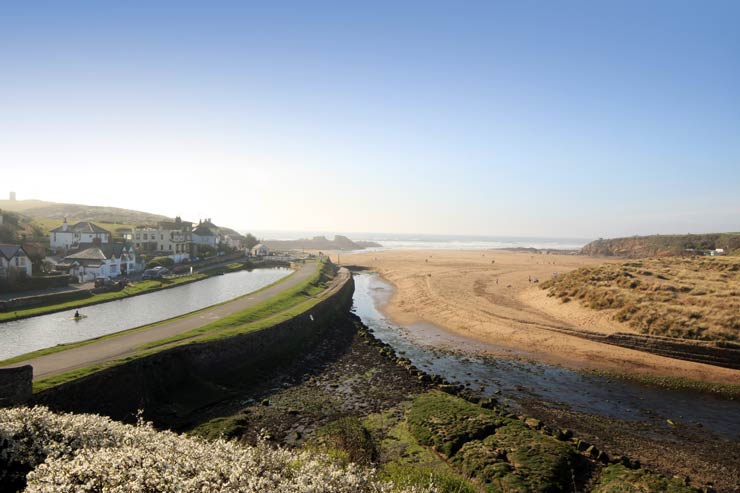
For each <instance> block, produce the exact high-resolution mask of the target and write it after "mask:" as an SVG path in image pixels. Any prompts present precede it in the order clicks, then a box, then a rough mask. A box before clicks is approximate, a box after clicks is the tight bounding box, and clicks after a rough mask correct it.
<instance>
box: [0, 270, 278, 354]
mask: <svg viewBox="0 0 740 493" xmlns="http://www.w3.org/2000/svg"><path fill="white" fill-rule="evenodd" d="M292 272H293V270H291V269H287V268H270V269H254V270H251V271H246V270H243V271H239V272H233V273H231V274H224V275H222V276H214V277H209V278H208V279H203V280H202V281H197V282H193V283H190V284H185V285H182V286H177V287H174V288H170V289H164V290H162V291H157V292H155V293H150V294H145V295H140V296H132V297H131V298H124V299H122V300H117V301H110V302H107V303H101V304H99V305H92V306H87V307H84V308H80V313H82V314H84V315H86V318H83V319H81V320H79V321H76V320H73V319H72V315H73V314H74V310H69V311H64V312H59V313H51V314H49V315H42V316H39V317H32V318H26V319H23V320H16V321H14V322H5V323H0V360H3V359H7V358H12V357H13V356H18V355H20V354H25V353H28V352H31V351H36V350H37V349H43V348H47V347H51V346H56V345H57V344H64V343H68V342H76V341H83V340H85V339H90V338H92V337H99V336H103V335H107V334H112V333H114V332H120V331H122V330H126V329H131V328H134V327H139V326H141V325H146V324H150V323H154V322H159V321H161V320H166V319H168V318H172V317H177V316H179V315H183V314H185V313H189V312H193V311H196V310H200V309H202V308H206V307H208V306H211V305H216V304H219V303H223V302H224V301H228V300H231V299H233V298H237V297H239V296H243V295H245V294H247V293H251V292H253V291H257V290H258V289H261V288H263V287H265V286H267V285H269V284H272V283H274V282H275V281H277V280H279V279H282V278H283V277H286V276H288V275H289V274H291V273H292Z"/></svg>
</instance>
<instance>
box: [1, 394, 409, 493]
mask: <svg viewBox="0 0 740 493" xmlns="http://www.w3.org/2000/svg"><path fill="white" fill-rule="evenodd" d="M3 468H4V469H5V472H3V471H2V469H3ZM14 472H15V474H25V473H27V477H26V478H25V479H26V489H25V491H26V492H29V493H34V492H44V493H54V492H72V491H74V492H81V493H82V492H91V493H92V492H110V493H118V492H120V493H123V492H147V493H149V492H163V493H169V492H183V493H189V492H198V493H205V492H219V491H220V492H262V491H269V492H286V493H292V492H295V493H299V492H300V493H314V492H315V493H319V492H327V493H332V492H336V493H345V492H346V493H354V492H368V493H369V492H378V493H383V492H391V491H397V489H395V488H394V486H393V485H392V484H390V483H385V482H382V481H378V480H377V479H376V477H375V473H374V471H373V470H372V469H368V468H364V467H361V466H358V465H355V464H350V465H348V466H342V465H339V464H337V463H335V462H332V461H331V460H330V459H329V458H328V457H327V456H325V455H322V454H317V453H315V452H307V451H290V450H286V449H281V448H273V447H270V446H269V445H268V444H267V443H266V442H265V441H260V442H259V443H258V444H257V445H256V446H254V447H252V446H246V445H242V444H239V443H237V442H233V441H231V442H230V441H225V440H215V441H207V440H204V439H201V438H192V437H187V436H184V435H178V434H176V433H172V432H169V431H157V430H155V429H154V428H152V427H151V425H150V424H147V423H143V422H140V423H139V424H138V425H137V426H132V425H126V424H122V423H118V422H115V421H112V420H110V419H109V418H105V417H100V416H94V415H85V414H57V413H53V412H51V411H49V410H48V409H46V408H44V407H34V408H15V409H0V484H3V483H5V484H8V485H12V482H14V481H15V482H16V483H17V481H18V478H17V477H15V478H13V477H12V475H13V473H14ZM6 480H7V482H6ZM21 487H22V483H21ZM407 491H408V490H407Z"/></svg>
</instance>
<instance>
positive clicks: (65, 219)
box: [62, 217, 67, 231]
mask: <svg viewBox="0 0 740 493" xmlns="http://www.w3.org/2000/svg"><path fill="white" fill-rule="evenodd" d="M62 231H67V218H66V217H65V218H64V222H63V223H62Z"/></svg>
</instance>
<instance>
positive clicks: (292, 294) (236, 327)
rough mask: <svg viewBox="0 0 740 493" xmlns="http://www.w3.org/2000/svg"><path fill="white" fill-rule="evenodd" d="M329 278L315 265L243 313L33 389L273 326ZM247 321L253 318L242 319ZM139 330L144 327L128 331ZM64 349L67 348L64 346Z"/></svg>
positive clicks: (312, 300) (299, 309)
mask: <svg viewBox="0 0 740 493" xmlns="http://www.w3.org/2000/svg"><path fill="white" fill-rule="evenodd" d="M331 278H332V273H331V271H330V270H329V269H328V268H327V265H326V264H319V265H318V268H317V269H316V273H315V274H314V275H313V276H311V277H310V278H308V279H306V280H305V281H303V282H302V283H300V284H298V285H296V286H294V287H293V288H290V289H288V290H286V291H284V292H283V293H281V294H279V295H277V296H275V297H273V298H271V299H269V300H267V301H265V302H263V303H260V304H258V305H255V306H254V307H251V308H249V309H247V310H244V311H243V312H239V313H236V314H234V315H232V316H230V317H225V318H223V319H221V320H218V321H217V322H214V323H212V324H208V325H206V326H204V327H201V328H199V329H196V330H194V331H189V332H185V333H183V334H179V335H178V336H174V337H172V338H168V339H163V340H161V341H157V342H154V343H151V344H147V345H144V346H142V347H140V348H138V352H137V353H135V354H132V355H130V356H127V357H125V358H118V359H115V360H111V361H106V362H103V363H99V364H95V365H90V366H86V367H83V368H78V369H75V370H72V371H69V372H65V373H60V374H58V375H53V376H51V377H48V378H44V379H41V380H37V381H34V383H33V391H34V392H41V391H42V390H46V389H48V388H50V387H54V386H57V385H61V384H63V383H67V382H70V381H73V380H77V379H79V378H82V377H85V376H88V375H91V374H93V373H96V372H98V371H101V370H104V369H106V368H110V367H112V366H116V365H119V364H122V363H126V362H129V361H132V360H134V359H138V358H142V357H145V356H150V355H152V354H155V353H158V352H161V351H164V350H166V349H170V348H172V347H173V346H174V345H178V343H180V344H195V343H203V342H208V341H213V340H216V339H223V338H227V337H232V336H234V335H238V334H245V333H248V332H254V331H257V330H261V329H264V328H267V327H272V326H274V325H276V324H278V323H280V322H283V321H285V320H288V319H290V318H292V317H295V316H297V315H300V314H301V313H303V312H305V311H306V310H307V309H309V308H311V307H312V306H314V305H315V304H317V303H318V302H319V301H321V298H320V297H318V296H317V295H318V294H320V293H323V292H324V290H325V289H326V287H327V286H328V284H329V281H330V280H331ZM263 289H266V288H263ZM289 300H293V302H294V304H293V305H290V304H289V303H288V301H289ZM270 308H272V309H270ZM255 309H256V310H255ZM255 313H257V314H260V315H261V316H263V317H264V318H262V319H258V320H254V318H253V317H254V315H255ZM246 320H252V321H251V322H244V321H246ZM227 321H228V322H227ZM159 323H163V322H159ZM206 327H210V330H205V331H204V330H203V329H205V328H206ZM146 328H149V326H147V327H146ZM142 329H143V328H139V329H131V330H142ZM50 349H54V348H50ZM64 349H69V348H68V347H67V348H64Z"/></svg>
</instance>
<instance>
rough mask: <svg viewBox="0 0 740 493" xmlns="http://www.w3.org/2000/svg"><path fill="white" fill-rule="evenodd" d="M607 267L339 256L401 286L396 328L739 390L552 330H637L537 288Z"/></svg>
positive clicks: (456, 257)
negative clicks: (435, 330) (429, 330)
mask: <svg viewBox="0 0 740 493" xmlns="http://www.w3.org/2000/svg"><path fill="white" fill-rule="evenodd" d="M605 261H608V260H605V259H603V258H593V257H585V256H575V255H544V254H535V253H529V252H510V251H500V250H489V251H474V250H465V251H449V250H430V251H405V250H389V251H383V252H364V253H356V254H351V255H350V254H342V255H341V263H342V264H344V265H349V264H354V265H359V266H363V267H367V268H369V269H372V270H374V271H376V272H378V273H379V274H380V275H381V276H382V277H383V278H384V279H385V280H387V281H388V282H390V283H391V284H393V285H394V286H395V287H396V291H395V293H394V295H393V296H392V297H391V299H390V301H389V302H388V304H387V305H385V307H384V311H385V312H386V315H387V316H389V317H390V318H391V319H392V320H394V321H395V322H397V323H398V324H402V325H409V324H414V323H418V322H430V323H433V324H435V325H438V326H441V327H443V328H445V329H447V330H450V331H453V332H456V333H459V334H462V335H465V336H467V337H471V338H474V339H477V340H480V341H485V342H488V343H491V344H495V345H497V346H501V347H503V348H508V349H509V350H513V351H523V352H525V353H526V354H527V357H530V358H532V359H535V360H537V361H543V362H547V363H552V364H560V365H563V366H566V367H570V368H575V369H604V370H611V371H618V372H629V373H633V372H636V373H644V374H651V375H658V376H675V377H684V378H690V379H693V380H701V381H705V382H713V383H733V384H740V371H737V370H731V369H727V368H720V367H715V366H711V365H705V364H700V363H693V362H689V361H682V360H676V359H672V358H666V357H662V356H656V355H653V354H649V353H646V352H642V351H636V350H632V349H626V348H621V347H617V346H612V345H607V344H602V343H599V342H594V341H589V340H586V339H582V338H579V337H575V336H570V335H567V334H562V333H559V332H555V331H553V330H549V329H551V328H567V329H580V330H589V331H596V332H602V333H613V332H634V330H633V329H632V328H630V327H629V326H628V325H626V324H622V323H620V322H616V321H614V320H611V315H612V312H611V311H596V310H591V309H588V308H585V307H582V306H580V305H578V304H577V303H568V304H563V303H561V302H560V301H558V300H556V299H554V298H550V297H548V296H547V293H546V291H545V290H543V289H541V288H540V287H539V284H540V283H541V282H543V281H545V280H547V279H549V278H550V277H551V276H552V275H554V274H556V273H564V272H568V271H570V270H572V269H576V268H578V267H581V266H585V265H592V264H596V263H602V262H605ZM535 281H538V282H535ZM503 353H504V355H505V353H506V351H503Z"/></svg>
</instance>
